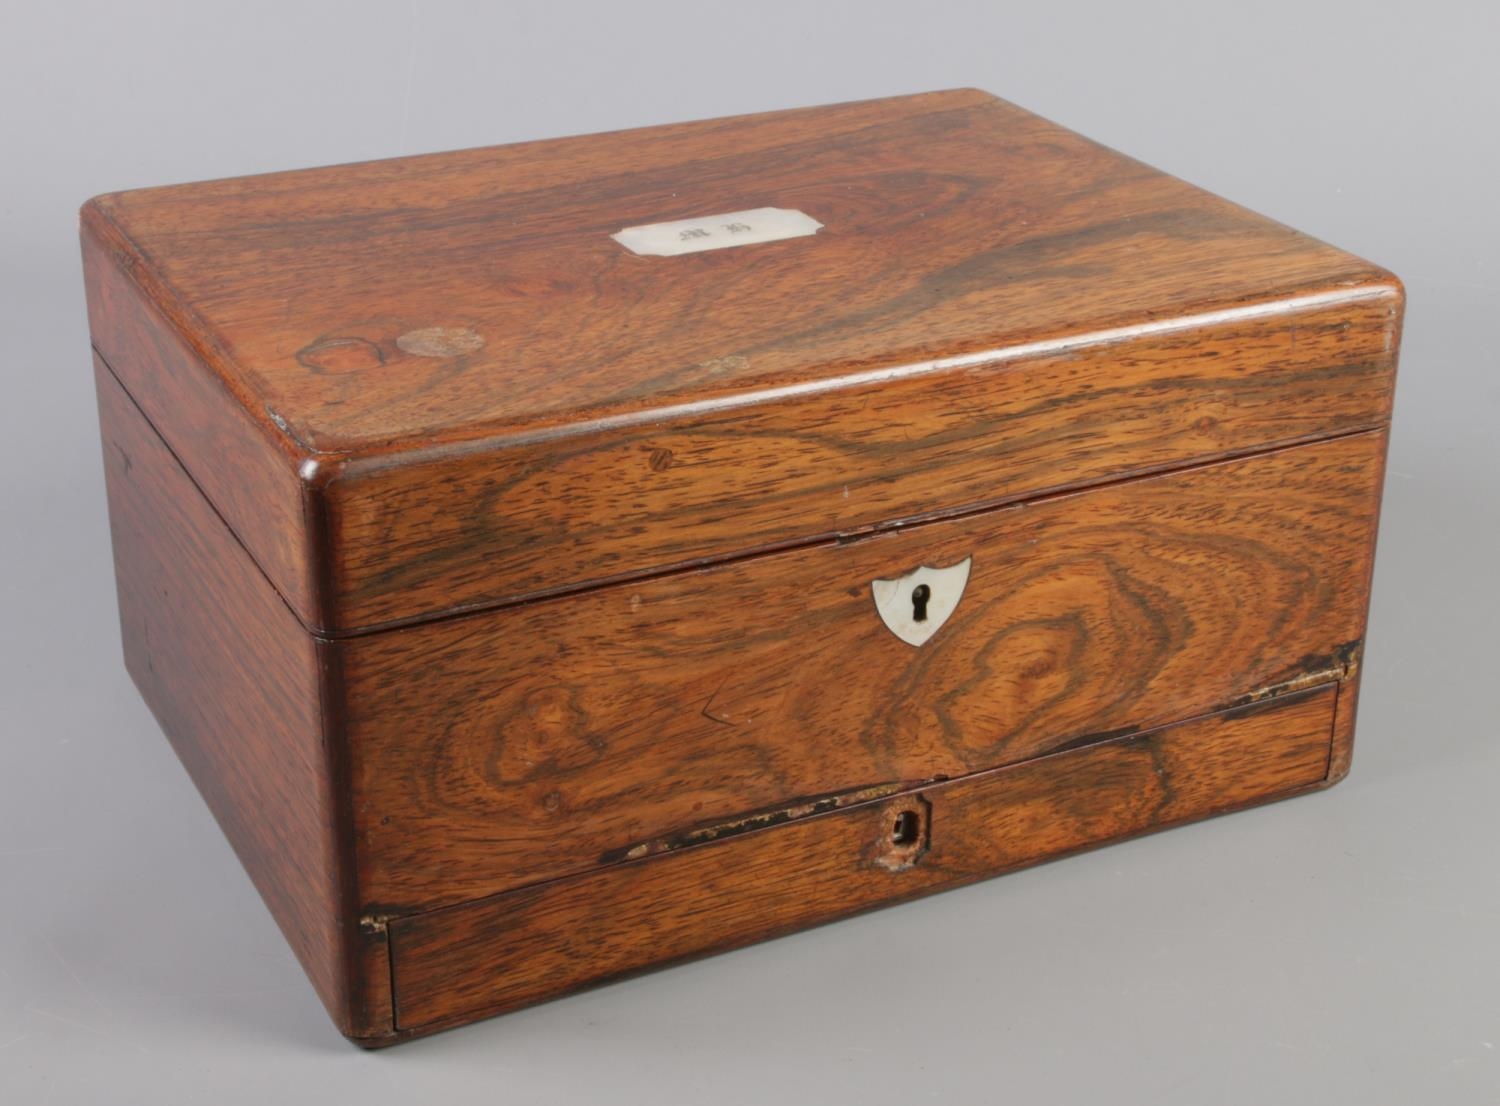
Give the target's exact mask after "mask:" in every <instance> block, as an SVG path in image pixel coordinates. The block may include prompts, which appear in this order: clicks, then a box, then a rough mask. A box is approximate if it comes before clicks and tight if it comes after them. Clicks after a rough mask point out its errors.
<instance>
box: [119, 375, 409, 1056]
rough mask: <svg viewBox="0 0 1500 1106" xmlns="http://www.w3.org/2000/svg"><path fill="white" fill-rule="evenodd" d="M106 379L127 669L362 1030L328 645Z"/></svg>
mask: <svg viewBox="0 0 1500 1106" xmlns="http://www.w3.org/2000/svg"><path fill="white" fill-rule="evenodd" d="M95 379H96V385H97V388H98V396H99V419H100V429H101V433H102V437H103V442H104V464H105V477H106V484H107V487H108V491H109V507H110V532H111V536H112V539H113V542H114V555H115V573H116V582H117V590H118V593H119V602H120V622H121V629H122V636H123V638H124V645H125V664H126V667H127V668H128V669H129V670H130V674H131V676H132V677H133V678H134V680H135V683H136V686H137V687H138V688H139V689H140V692H141V695H142V696H143V697H144V698H145V700H146V702H147V704H148V705H149V706H150V707H151V710H152V712H153V713H154V714H155V715H156V718H157V720H158V721H159V722H160V723H161V727H162V729H163V730H164V731H165V732H166V734H167V737H168V738H169V739H170V740H171V742H172V746H173V748H174V749H175V750H176V752H177V755H178V757H179V758H180V759H181V761H182V763H183V764H184V766H186V768H187V770H188V774H189V775H190V776H192V779H193V782H194V783H195V784H196V785H197V787H198V790H199V791H200V792H201V793H202V795H203V798H204V801H205V802H207V804H208V807H209V809H210V810H211V811H212V812H213V815H214V817H215V818H216V819H217V820H218V823H219V825H220V827H221V828H222V829H223V831H224V835H225V837H227V838H228V839H229V843H230V844H231V845H232V846H233V847H234V850H235V853H236V854H237V855H238V856H239V858H240V861H241V863H243V864H244V866H245V870H246V871H247V872H248V873H249V874H250V878H251V879H252V880H253V881H254V883H255V886H256V889H257V890H258V891H259V892H260V894H261V897H262V898H264V899H265V902H266V906H267V907H268V908H269V909H270V911H271V914H272V916H273V917H275V919H276V922H277V924H278V925H279V926H280V927H281V931H282V933H284V934H285V935H286V939H287V941H288V942H289V943H290V944H291V946H292V949H293V951H295V952H296V954H297V958H298V959H299V960H300V961H301V963H302V966H303V968H304V969H305V970H306V971H307V974H308V977H309V978H310V979H311V980H312V982H313V985H314V987H315V988H316V989H317V992H318V994H319V996H320V997H321V998H322V1000H323V1002H324V1005H326V1006H327V1008H328V1011H329V1013H330V1015H332V1017H333V1019H334V1021H335V1022H336V1023H337V1024H338V1026H339V1028H340V1029H341V1030H342V1031H343V1032H345V1033H357V1032H360V1031H362V1029H363V1028H364V1025H365V1022H366V1018H365V1013H364V1009H363V1001H364V1000H363V993H364V987H363V983H362V981H361V978H360V976H359V975H358V974H357V973H356V972H355V971H354V968H353V965H352V964H351V963H350V960H349V957H350V955H351V950H352V941H353V940H354V932H353V917H352V912H351V911H350V910H348V909H346V896H347V894H348V892H349V891H350V889H351V887H352V885H347V886H346V884H345V882H344V878H343V874H342V873H343V869H342V868H341V864H340V848H341V845H342V844H343V843H342V842H341V841H340V833H341V831H340V829H339V827H338V808H339V804H338V797H337V795H336V793H335V779H336V777H337V775H338V771H337V769H336V766H335V765H334V764H333V763H332V762H331V761H330V754H329V750H328V748H327V747H326V746H325V742H324V736H323V727H322V717H321V713H320V691H319V667H318V661H317V656H316V652H315V647H314V643H313V640H312V639H311V638H310V637H309V636H308V635H307V633H306V632H305V631H304V630H303V628H302V626H301V625H300V624H299V623H298V622H297V619H296V618H295V617H293V615H292V613H291V611H290V610H289V609H288V608H287V606H286V604H285V603H284V602H283V601H282V599H281V597H280V596H279V595H277V594H276V592H275V590H274V589H273V588H272V587H271V585H270V584H269V583H268V582H267V581H266V579H265V577H263V576H262V575H261V574H260V572H259V571H257V570H256V568H255V566H254V564H253V563H252V562H251V560H250V558H249V557H248V555H247V554H246V553H245V551H244V549H243V548H242V547H241V546H240V545H239V543H238V542H236V541H235V540H234V537H233V535H231V534H230V533H229V531H228V530H227V529H226V528H225V527H224V525H223V524H222V523H221V522H220V520H219V519H218V517H217V516H215V515H214V513H213V511H212V509H211V508H210V507H209V505H208V504H207V502H205V501H204V499H203V498H202V497H201V496H200V495H198V494H197V492H196V491H195V489H194V488H193V485H192V483H191V481H190V480H189V479H188V477H187V475H186V473H184V472H183V470H182V468H181V467H180V466H179V465H178V464H177V462H176V461H175V460H174V459H173V457H172V455H171V453H170V452H169V451H168V450H167V449H166V447H165V446H164V445H163V444H162V442H161V439H160V438H159V437H158V436H157V435H156V433H155V432H154V431H153V430H152V428H151V427H150V425H149V424H148V423H147V422H146V420H145V418H144V417H142V415H141V413H140V411H139V409H138V408H137V407H136V406H135V405H134V404H133V403H132V402H131V399H130V397H129V396H128V395H127V394H126V393H125V391H124V389H123V388H121V387H120V385H119V383H118V382H117V381H116V380H115V379H114V377H113V376H112V375H111V374H110V372H109V370H108V368H107V367H106V366H105V365H104V364H103V362H101V361H99V360H98V359H97V358H96V359H95ZM345 824H346V825H347V821H346V822H345ZM186 893H188V890H187V889H186V888H185V889H184V894H186ZM389 1025H390V1018H389V1014H388V1013H387V1017H386V1019H385V1022H384V1026H385V1028H389Z"/></svg>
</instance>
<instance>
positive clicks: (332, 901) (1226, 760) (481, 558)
mask: <svg viewBox="0 0 1500 1106" xmlns="http://www.w3.org/2000/svg"><path fill="white" fill-rule="evenodd" d="M82 221H83V225H82V235H83V251H84V264H85V268H86V273H87V282H88V298H89V320H90V326H91V329H92V334H93V346H94V350H95V362H94V364H95V371H96V374H97V379H98V394H99V406H100V418H101V427H102V434H103V442H104V459H105V466H106V471H107V478H108V490H109V506H110V521H111V526H112V532H113V540H114V555H115V566H116V573H117V579H118V589H119V604H120V618H121V625H122V630H123V635H124V645H125V660H126V664H127V665H128V667H129V670H130V673H131V675H132V676H133V677H134V679H135V681H136V683H137V685H138V686H139V687H140V690H141V693H142V695H143V696H144V697H145V699H146V702H147V703H149V704H150V706H151V709H152V710H153V711H154V712H155V714H156V717H157V718H158V719H159V720H160V722H161V726H162V728H163V730H165V731H166V734H167V736H168V738H170V740H171V742H172V744H173V746H174V747H175V748H176V750H177V753H178V755H179V756H180V757H181V759H182V761H183V763H184V764H185V765H186V767H187V769H188V772H189V773H190V774H191V776H192V778H193V779H194V781H195V782H196V784H197V786H198V788H199V790H200V791H201V792H202V793H203V796H204V798H205V800H206V801H207V803H208V806H209V808H210V810H211V811H212V812H213V814H214V816H215V817H216V818H217V820H218V822H219V824H220V826H221V827H222V828H223V831H224V833H225V834H226V835H227V837H228V838H229V840H230V842H231V843H232V844H233V846H234V848H235V850H236V852H237V853H238V855H239V857H240V858H241V860H242V861H243V862H244V864H245V867H246V868H247V869H248V871H249V873H250V875H251V877H252V878H253V879H254V881H255V884H256V886H257V887H258V888H259V890H260V892H261V894H262V895H263V896H264V898H265V901H266V904H267V906H268V907H269V908H270V910H271V912H272V913H273V914H274V915H275V917H276V920H277V921H278V922H279V923H280V926H281V928H282V930H283V931H284V932H285V934H286V937H287V940H288V941H289V942H290V943H291V945H292V947H293V949H294V950H295V951H296V953H297V956H298V957H299V958H300V960H301V962H302V964H303V966H304V967H305V968H306V970H307V973H308V975H309V977H310V978H311V979H312V982H313V984H314V986H315V987H316V988H317V991H318V993H319V995H321V997H322V999H323V1001H324V1003H325V1004H326V1005H327V1007H328V1009H329V1011H330V1013H331V1014H332V1016H333V1018H334V1020H335V1021H336V1022H337V1024H338V1027H339V1028H340V1029H341V1030H342V1031H343V1032H344V1033H345V1034H347V1035H348V1036H350V1037H351V1038H353V1039H354V1040H356V1041H358V1042H359V1043H361V1044H364V1045H382V1044H387V1043H390V1042H393V1041H397V1040H400V1039H403V1038H407V1037H412V1036H416V1035H420V1034H424V1033H429V1032H432V1031H434V1030H438V1029H442V1028H445V1027H448V1026H453V1025H456V1024H459V1023H462V1022H468V1021H472V1020H474V1019H477V1018H481V1017H485V1016H487V1015H490V1014H495V1013H499V1012H502V1011H505V1010H509V1009H513V1008H515V1007H519V1006H523V1005H526V1004H528V1003H533V1002H537V1001H539V1000H542V999H546V998H549V997H552V996H555V995H559V994H563V993H565V992H568V991H572V990H575V989H577V988H580V987H583V986H586V985H589V984H592V983H597V982H600V981H603V980H607V979H612V978H616V977H619V976H622V975H625V974H628V973H631V972H636V971H639V970H641V969H645V968H649V967H652V966H655V965H660V964H665V963H669V962H672V961H679V960H682V959H684V958H688V957H694V956H699V955H702V954H705V953H709V952H713V951H715V950H719V949H725V948H729V947H732V946H736V945H742V944H745V943H748V942H752V941H758V940H761V939H763V938H767V937H771V936H775V935H777V934H781V933H786V932H788V931H790V930H794V929H797V928H799V927H803V926H808V925H812V924H815V923H819V922H824V921H828V920H830V919H834V918H838V917H841V916H844V915H848V914H851V913H853V912H856V911H860V910H865V909H868V908H870V907H874V906H878V905H882V904H886V903H892V902H896V901H898V900H902V899H907V898H911V897H912V896H916V895H922V894H925V893H927V892H930V891H935V890H939V889H942V888H945V887H952V886H954V885H956V884H961V883H965V882H968V881H971V880H976V879H980V878H983V877H985V876H990V875H994V874H996V873H999V872H1004V871H1006V870H1009V869H1012V868H1016V867H1018V866H1020V865H1024V864H1029V863H1033V862H1035V861H1039V860H1043V859H1046V858H1049V857H1054V856H1058V855H1061V854H1063V853H1068V852H1072V851H1075V850H1078V849H1082V848H1086V847H1088V846H1092V845H1097V844H1101V843H1104V842H1107V841H1113V840H1116V839H1119V838H1122V837H1126V836H1129V835H1132V834H1138V833H1142V832H1145V831H1148V830H1152V829H1156V828H1159V827H1163V826H1169V825H1173V824H1177V823H1181V822H1187V821H1191V820H1193V819H1196V818H1200V817H1203V816H1205V815H1210V814H1217V813H1221V812H1224V811H1229V810H1233V809H1235V808H1238V807H1243V806H1246V805H1248V804H1251V803H1258V802H1261V801H1264V800H1267V799H1272V798H1278V797H1281V796H1286V795H1292V794H1296V793H1298V792H1304V791H1311V790H1315V789H1317V788H1321V787H1324V786H1327V785H1328V784H1330V783H1332V782H1334V781H1336V780H1338V779H1339V778H1341V777H1342V776H1343V775H1344V773H1345V772H1347V771H1348V767H1349V756H1350V747H1351V741H1352V733H1353V725H1354V706H1355V695H1356V690H1357V687H1358V674H1359V661H1360V650H1361V643H1362V640H1363V637H1364V632H1365V613H1366V608H1367V602H1368V592H1369V582H1370V570H1371V559H1372V553H1373V548H1374V539H1375V528H1376V515H1377V512H1378V508H1379V503H1380V492H1381V479H1382V464H1383V459H1384V456H1385V451H1386V428H1387V425H1388V420H1389V418H1390V413H1391V392H1392V384H1393V379H1394V373H1395V364H1396V348H1397V341H1398V335H1399V330H1400V320H1401V311H1402V291H1401V286H1400V284H1399V283H1398V282H1397V280H1396V279H1395V278H1394V277H1393V276H1391V275H1390V274H1389V273H1387V272H1385V271H1384V270H1382V269H1380V268H1377V267H1375V266H1373V265H1371V264H1369V263H1367V262H1365V261H1362V260H1360V259H1358V258H1356V257H1352V256H1350V255H1349V254H1347V253H1344V252H1342V251H1340V250H1337V249H1334V248H1332V247H1330V246H1327V245H1324V244H1323V243H1321V242H1318V241H1316V240H1314V239H1312V238H1309V237H1307V236H1306V235H1303V234H1299V233H1298V232H1296V231H1294V230H1291V229H1289V228H1287V227H1284V226H1281V225H1279V224H1277V223H1274V222H1272V221H1270V220H1268V219H1264V218H1261V217H1260V216H1257V215H1254V214H1252V213H1250V212H1248V211H1246V210H1244V209H1243V208H1240V207H1237V206H1235V205H1234V204H1231V203H1228V202H1226V201H1224V200H1221V199H1218V198H1216V197H1214V196H1212V195H1209V194H1208V193H1206V192H1203V191H1201V190H1199V189H1197V188H1194V187H1192V186H1190V185H1188V184H1185V183H1183V182H1182V181H1179V180H1176V179H1174V178H1173V177H1170V176H1168V175H1165V174H1163V173H1160V172H1157V171H1155V170H1153V169H1150V168H1148V167H1146V166H1144V165H1141V164H1140V163H1138V162H1135V161H1132V160H1130V159H1129V158H1126V157H1122V156H1121V155H1119V154H1116V153H1114V152H1112V151H1110V150H1108V149H1105V148H1104V147H1102V146H1098V145H1096V144H1094V143H1092V142H1090V141H1088V140H1086V139H1084V138H1081V137H1079V136H1078V135H1076V134H1073V133H1071V132H1069V131H1067V130H1064V129H1063V128H1061V127H1058V126H1056V125H1054V124H1051V123H1048V122H1046V121H1044V120H1042V119H1039V118H1037V117H1036V116H1034V115H1030V114H1028V113H1027V112H1025V111H1022V110H1021V109H1019V108H1016V107H1013V106H1011V105H1009V104H1007V103H1004V102H1002V101H1000V100H997V99H994V98H993V97H991V96H989V95H986V94H984V93H980V92H975V91H956V92H942V93H934V94H929V95H920V96H909V97H902V98H898V99H888V100H879V101H873V102H868V103H855V104H844V105H839V106H835V107H824V108H814V109H810V110H805V111H788V112H779V113H774V114H767V115H753V116H746V117H742V118H735V119H723V120H715V121H710V122H700V123H688V124H680V125H673V126H665V127H656V128H651V129H648V130H639V131H630V132H623V133H617V134H606V135H596V136H592V137H585V138H568V139H562V140H558V141H549V142H532V143H525V144H522V145H515V146H504V147H496V148H491V149H479V150H468V151H463V152H459V153H449V154H438V155H433V156H424V157H407V158H399V159H396V160H391V161H380V162H371V163H366V164H361V165H348V166H341V167H337V168H331V169H314V170H308V171H303V172H291V173H279V174H273V175H269V176H259V177H250V178H244V179H238V180H225V181H215V182H211V183H204V184H190V185H183V186H178V187H169V188H151V189H143V190H140V191H132V192H124V193H118V194H114V195H108V196H102V197H99V198H97V199H95V200H92V201H90V202H89V203H88V204H86V205H85V207H84V209H83V215H82Z"/></svg>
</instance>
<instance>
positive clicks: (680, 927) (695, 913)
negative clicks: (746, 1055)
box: [391, 687, 1335, 1033]
mask: <svg viewBox="0 0 1500 1106" xmlns="http://www.w3.org/2000/svg"><path fill="white" fill-rule="evenodd" d="M1334 697H1335V692H1334V690H1333V689H1332V688H1330V687H1321V688H1317V689H1314V690H1311V691H1307V692H1302V693H1299V694H1297V695H1293V696H1289V697H1287V698H1284V699H1280V700H1276V701H1274V702H1272V703H1270V704H1265V705H1260V706H1258V707H1252V708H1242V709H1241V710H1238V711H1231V712H1228V713H1225V714H1219V715H1214V716H1211V717H1208V718H1203V719H1199V720H1195V721H1189V722H1184V723H1182V724H1179V725H1176V726H1171V727H1167V728H1165V729H1162V730H1158V731H1156V732H1154V733H1149V734H1138V735H1134V736H1131V737H1126V738H1120V739H1117V740H1115V741H1112V742H1108V743H1106V744H1102V745H1094V746H1090V747H1088V748H1083V749H1074V750H1071V751H1068V752H1064V753H1059V754H1057V755H1056V756H1052V757H1047V758H1045V759H1042V760H1037V761H1031V762H1028V763H1025V764H1021V765H1017V766H1015V767H1011V768H1004V769H999V770H997V771H995V772H991V773H986V774H984V775H980V776H972V777H968V778H966V779H962V780H954V781H950V782H947V783H940V784H936V785H934V786H931V787H926V788H923V789H921V790H920V791H919V792H917V793H914V794H908V795H903V796H899V797H896V798H893V799H888V800H881V801H877V802H872V803H868V804H865V805H863V806H858V807H853V808H850V809H848V810H843V811H838V812H836V813H831V814H824V815H818V816H815V817H811V818H808V819H805V820H803V821H800V822H796V823H793V824H791V825H786V826H778V827H776V828H774V829H768V830H761V831H757V832H752V833H748V834H745V835H743V836H740V837H735V838H732V839H730V840H727V841H720V842H716V843H712V844H706V845H700V846H697V847H694V848H689V849H685V850H683V851H681V852H676V853H671V854H668V855H665V856H658V857H653V858H650V859H647V860H642V861H638V862H634V863H627V864H622V865H619V866H616V867H613V868H610V869H607V870H605V871H602V872H599V873H595V874H590V875H585V876H580V877H576V878H573V879H567V880H561V881H557V882H554V883H547V884H543V885H541V886H538V887H532V888H527V889H525V890H521V891H515V892H512V893H510V894H507V895H501V896H498V897H496V898H493V899H488V900H485V901H484V902H480V903H474V904H470V905H466V906H462V907H456V908H454V909H450V910H441V911H435V912H432V913H428V914H423V915H419V916H417V917H413V918H406V919H401V920H399V921H396V922H393V923H392V924H391V942H392V949H393V963H394V974H395V991H396V1008H397V1028H398V1030H400V1031H405V1032H408V1033H411V1032H422V1031H430V1030H432V1029H436V1028H441V1027H442V1026H444V1025H446V1024H451V1023H453V1022H455V1021H470V1020H473V1019H474V1018H476V1017H481V1016H485V1015H487V1014H493V1013H499V1012H502V1011H504V1010H509V1009H514V1008H515V1007H518V1006H523V1005H526V1004H528V1003H532V1002H536V1001H539V1000H541V999H544V998H551V997H555V996H557V995H559V994H564V993H566V992H568V991H572V990H576V989H578V988H579V987H583V986H588V985H590V984H594V983H599V982H603V981H606V980H609V979H613V978H617V977H619V976H621V975H624V974H628V973H630V972H635V971H639V970H642V969H644V968H647V967H651V966H655V965H660V964H665V963H671V962H674V961H679V960H682V959H686V958H689V957H693V956H699V955H702V954H704V953H708V952H714V951H721V950H724V949H728V948H734V947H738V946H741V945H747V944H751V943H753V942H755V941H760V940H764V939H766V938H768V937H774V936H777V935H780V934H784V933H787V932H790V931H792V930H794V929H798V928H802V927H805V926H808V925H813V924H816V923H819V922H825V921H829V920H831V919H834V918H839V917H844V916H846V915H849V914H853V913H856V912H858V911H861V910H867V909H869V908H871V907H874V906H880V905H884V904H887V903H893V902H899V901H901V900H902V899H907V898H912V897H914V896H917V895H922V894H927V893H929V892H932V891H936V890H939V889H942V888H946V887H952V886H956V885H959V884H963V883H968V882H972V881H974V880H977V879H982V878H985V877H987V876H990V875H995V874H998V873H1000V872H1004V871H1008V870H1010V869H1013V868H1017V867H1020V866H1022V865H1025V864H1030V863H1033V862H1036V861H1039V860H1044V859H1047V858H1048V857H1052V856H1057V855H1060V854H1063V853H1067V852H1071V851H1074V850H1077V849H1080V848H1084V847H1088V846H1091V845H1096V844H1100V843H1102V842H1105V841H1111V840H1115V839H1118V838H1121V837H1125V836H1128V835H1131V834H1137V833H1141V832H1144V831H1147V830H1152V829H1157V828H1161V827H1164V826H1168V825H1172V824H1175V823H1178V822H1183V821H1187V820H1190V819H1194V818H1199V817H1202V816H1204V815H1207V814H1212V813H1220V812H1223V811H1227V810H1232V809H1234V808H1236V807H1240V806H1244V805H1246V804H1249V803H1253V802H1258V801H1261V800H1264V799H1267V798H1272V797H1276V796H1279V795H1285V794H1290V793H1293V792H1296V791H1299V790H1304V789H1307V788H1309V787H1315V786H1318V785H1319V784H1321V782H1322V781H1323V780H1324V778H1325V776H1326V774H1327V769H1328V751H1329V728H1330V724H1331V721H1332V715H1333V702H1334ZM915 803H923V804H925V806H926V824H925V826H924V827H923V828H924V833H925V842H924V845H925V847H924V848H923V849H922V850H921V851H920V853H919V855H917V857H916V858H915V860H914V861H913V862H911V863H907V864H902V865H894V866H893V865H890V864H888V863H883V862H882V861H884V860H886V859H887V858H888V856H889V852H890V849H891V845H890V835H891V832H892V827H893V824H894V820H895V815H896V813H897V812H899V811H902V810H907V809H912V807H913V804H915Z"/></svg>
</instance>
